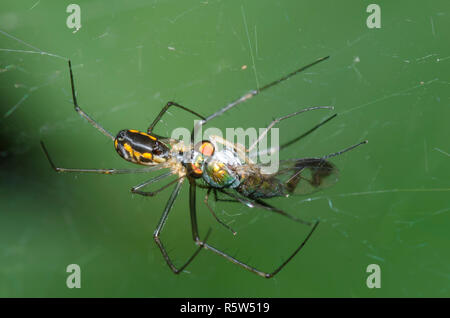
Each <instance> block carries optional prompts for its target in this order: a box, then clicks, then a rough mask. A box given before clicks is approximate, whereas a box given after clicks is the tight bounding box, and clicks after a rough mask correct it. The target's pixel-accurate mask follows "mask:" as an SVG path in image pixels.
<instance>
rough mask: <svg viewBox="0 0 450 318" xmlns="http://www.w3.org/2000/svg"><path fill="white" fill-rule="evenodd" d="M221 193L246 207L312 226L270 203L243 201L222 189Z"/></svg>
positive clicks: (254, 200) (257, 200) (255, 200)
mask: <svg viewBox="0 0 450 318" xmlns="http://www.w3.org/2000/svg"><path fill="white" fill-rule="evenodd" d="M219 191H220V192H221V193H223V194H226V195H228V196H230V197H232V198H234V199H237V200H239V201H240V202H241V203H242V204H244V205H246V206H248V207H257V208H261V209H264V210H268V211H271V212H275V213H278V214H280V215H282V216H285V217H287V218H289V219H291V220H293V221H295V222H299V223H301V224H304V225H308V226H311V222H308V221H305V220H302V219H300V218H298V217H296V216H293V215H292V214H289V213H286V212H284V211H283V210H280V209H278V208H276V207H274V206H272V205H270V204H268V203H266V202H264V201H262V200H260V199H252V201H250V200H246V199H242V198H240V197H239V196H238V195H235V194H233V193H230V192H227V191H225V190H223V189H220V190H219Z"/></svg>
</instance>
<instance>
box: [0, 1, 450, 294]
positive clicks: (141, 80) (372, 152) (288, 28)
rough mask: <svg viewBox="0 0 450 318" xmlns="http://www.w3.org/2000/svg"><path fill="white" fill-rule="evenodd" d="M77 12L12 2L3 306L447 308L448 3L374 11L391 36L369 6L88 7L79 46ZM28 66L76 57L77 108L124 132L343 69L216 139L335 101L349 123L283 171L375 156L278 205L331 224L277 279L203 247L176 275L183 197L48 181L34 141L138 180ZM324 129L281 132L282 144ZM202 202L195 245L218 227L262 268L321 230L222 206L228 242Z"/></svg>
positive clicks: (3, 154) (1, 170)
mask: <svg viewBox="0 0 450 318" xmlns="http://www.w3.org/2000/svg"><path fill="white" fill-rule="evenodd" d="M70 3H71V2H70V1H58V3H56V2H48V1H37V0H30V1H10V0H3V1H2V3H1V4H0V8H1V10H0V30H2V33H1V34H0V48H1V50H0V69H1V72H0V89H1V104H0V116H1V117H2V118H1V119H0V134H1V137H0V138H1V139H0V296H2V297H47V296H61V297H102V296H106V297H234V296H237V297H247V296H248V297H394V296H399V297H416V296H425V297H431V296H433V297H449V296H450V291H449V287H450V253H449V252H448V246H449V244H450V236H449V231H448V229H449V226H450V218H449V213H450V211H449V210H450V207H449V190H450V185H449V176H450V169H449V163H450V161H449V160H450V158H449V156H450V155H449V153H450V143H449V132H450V129H449V125H448V122H449V115H450V111H449V101H450V100H449V88H450V86H449V85H450V77H449V72H448V70H449V69H450V68H449V63H450V37H449V30H450V18H449V14H450V10H449V9H450V3H449V2H448V1H447V0H442V1H438V0H435V1H429V2H424V1H414V2H412V1H406V0H403V1H385V0H383V1H381V0H380V1H377V2H376V3H377V4H379V5H380V7H381V28H380V29H369V28H368V27H367V25H366V19H367V17H368V16H369V13H367V12H366V8H367V6H368V5H369V4H370V3H371V1H339V2H338V1H332V0H329V1H328V0H327V1H270V0H269V1H262V0H258V1H256V0H255V1H219V0H196V1H193V0H189V1H163V0H161V1H156V0H155V1H144V0H142V1H127V2H125V1H81V0H80V1H77V2H76V3H77V4H79V5H80V7H81V23H82V28H81V29H80V30H79V31H78V32H76V33H73V32H72V31H73V30H71V29H69V28H68V27H67V26H66V19H67V16H68V15H69V14H68V13H66V7H67V6H68V5H69V4H70ZM5 32H6V33H7V34H6V33H5ZM8 34H9V35H12V36H14V37H15V39H14V38H12V37H10V36H8ZM27 44H28V45H27ZM30 45H31V46H30ZM21 50H22V51H38V50H42V51H45V52H47V53H51V54H55V55H58V56H62V57H65V58H70V59H71V60H72V62H73V65H74V73H75V81H76V85H77V92H78V98H79V103H80V105H81V106H82V107H84V109H85V111H86V112H87V113H89V114H90V115H91V116H93V117H94V118H95V119H97V120H98V121H99V122H100V123H101V124H102V125H104V127H105V128H107V129H108V130H110V131H112V132H113V133H115V132H117V131H119V130H120V129H124V128H133V129H140V130H145V129H146V128H147V127H148V125H149V123H150V122H151V121H152V120H153V118H154V117H155V116H156V114H157V113H158V112H159V111H160V109H161V107H162V106H163V105H164V104H165V103H166V102H167V101H169V100H175V101H177V102H179V103H181V104H183V105H186V106H190V107H192V108H193V109H195V110H196V111H198V112H200V113H202V114H205V115H208V114H211V113H213V112H214V111H216V110H217V109H219V108H220V107H222V106H223V105H225V104H226V103H227V102H230V101H231V100H233V99H234V98H236V97H239V96H241V95H242V94H243V93H245V92H246V91H248V90H250V89H253V88H255V87H256V85H257V84H258V85H263V84H264V83H268V82H270V81H272V80H274V79H277V78H279V77H280V76H282V75H284V74H286V73H288V72H290V71H292V70H295V69H296V68H298V67H300V66H302V65H304V64H307V63H309V62H311V61H313V60H315V59H317V58H319V57H322V56H326V55H331V58H330V59H329V60H328V61H326V62H324V63H322V64H320V65H318V66H316V67H314V68H311V69H309V70H308V71H307V72H305V73H304V74H302V75H299V76H296V77H294V78H291V79H290V80H289V81H287V82H285V83H283V84H282V85H278V86H277V87H274V88H272V89H270V90H269V91H267V92H266V93H264V94H262V95H260V96H258V97H256V98H254V99H252V100H251V101H249V102H248V103H245V104H243V105H241V106H242V107H238V108H236V109H233V110H232V111H230V112H229V113H227V114H226V115H224V116H222V117H221V118H218V119H217V120H215V121H214V123H213V125H214V126H215V127H219V128H221V129H225V128H226V127H244V128H247V127H256V128H259V127H265V126H266V125H267V124H268V123H269V122H270V121H271V120H272V118H275V117H278V116H281V115H285V114H288V113H291V112H294V111H296V110H298V109H301V108H304V107H307V106H313V105H334V106H335V109H336V112H338V113H339V116H338V117H337V118H336V119H334V120H333V121H332V122H330V123H329V124H327V125H326V126H324V127H323V128H321V129H320V130H318V131H316V132H314V134H313V135H311V136H309V137H308V138H306V139H305V140H303V141H302V142H301V143H299V144H298V145H296V146H295V147H291V148H290V149H288V150H286V151H284V152H282V156H281V157H282V159H283V158H298V157H309V156H320V155H324V154H327V153H330V152H334V151H338V150H340V149H342V148H344V147H347V146H349V145H351V144H354V143H356V142H358V141H360V140H363V139H368V140H369V144H368V145H366V146H363V147H361V148H358V149H357V150H354V151H352V152H349V153H347V154H345V155H342V156H340V157H337V158H334V159H333V160H332V161H333V162H334V163H335V164H336V165H337V166H338V167H339V169H340V171H341V177H340V181H339V183H337V184H336V185H335V186H334V187H332V188H329V189H327V190H326V191H323V192H320V193H316V194H314V195H310V196H305V197H291V198H289V199H275V200H271V201H270V203H272V204H274V205H277V206H278V207H280V208H283V209H285V210H286V211H288V212H290V213H293V214H294V215H296V216H300V217H302V218H305V219H310V220H313V219H316V218H320V220H321V221H322V223H321V224H320V226H319V228H318V229H317V231H316V232H315V234H314V236H313V237H312V238H311V240H310V241H309V242H308V244H307V245H306V247H305V248H304V250H302V252H301V253H300V254H299V255H298V256H297V257H296V258H295V259H294V260H293V261H292V262H291V263H290V264H289V265H288V266H287V267H286V268H285V269H284V270H283V271H282V272H280V274H279V275H278V276H276V277H275V278H274V279H271V280H265V279H262V278H260V277H257V276H256V275H253V274H251V273H249V272H246V271H245V270H243V269H241V268H239V267H237V266H235V265H233V264H231V263H229V262H227V261H226V260H224V259H222V258H220V257H219V256H216V255H214V254H212V253H211V252H208V251H203V252H202V253H201V254H200V255H199V257H198V258H197V259H196V260H195V262H194V263H193V264H192V265H191V266H189V268H188V269H187V270H188V273H183V274H181V275H179V276H176V275H173V274H172V272H171V271H170V270H169V268H168V267H167V266H166V264H165V262H164V260H163V258H162V256H161V253H160V251H159V250H158V248H157V246H156V245H155V244H154V242H153V239H152V233H153V230H154V228H155V226H156V224H157V222H158V220H159V218H160V215H161V213H162V210H163V207H164V205H165V202H166V200H167V199H168V196H169V194H170V191H165V192H163V193H161V194H160V195H158V197H155V198H144V197H140V196H136V195H132V194H131V193H130V192H129V189H130V188H131V187H132V186H134V185H136V184H138V183H140V182H142V181H144V180H146V179H148V178H150V176H146V175H123V176H102V175H70V174H66V175H58V174H56V173H54V172H53V171H52V170H51V168H50V167H49V164H48V162H47V160H46V158H45V156H44V154H43V152H42V151H41V149H40V147H39V140H41V139H42V140H44V141H45V142H46V144H47V147H48V148H49V151H50V153H51V154H52V156H53V158H54V160H55V162H56V164H57V165H59V166H64V167H79V168H126V167H130V166H133V165H132V164H129V163H126V162H124V161H123V160H122V159H120V158H119V157H118V156H117V155H116V153H115V151H114V149H113V146H112V144H111V142H110V141H109V140H108V139H107V138H105V137H104V136H103V135H101V134H100V133H98V132H97V131H96V130H95V129H93V128H92V127H91V126H90V125H89V124H87V123H86V122H85V121H84V120H82V119H81V118H80V117H79V116H78V115H77V114H76V113H75V112H74V111H73V108H72V104H71V96H70V85H69V76H68V68H67V64H66V62H65V61H64V60H63V59H60V58H57V57H52V56H49V55H42V54H34V53H24V52H19V51H21ZM245 66H247V67H245ZM330 114H331V113H330V112H326V111H323V112H320V111H317V112H311V113H307V114H304V115H301V116H300V117H297V118H296V119H291V120H288V121H286V122H283V123H282V124H281V125H280V126H279V127H280V137H281V140H282V141H283V140H284V141H285V140H289V138H292V137H294V136H297V135H299V134H300V133H302V132H304V131H305V130H307V129H308V128H310V127H312V126H313V125H315V124H316V123H318V122H319V121H320V120H323V119H324V118H326V117H327V116H329V115H330ZM171 115H172V116H170V115H168V116H167V117H165V120H164V123H163V124H161V125H160V126H159V127H158V132H159V133H160V134H162V135H164V134H169V133H170V131H171V130H172V129H174V128H176V127H184V126H185V127H188V128H190V127H192V124H193V122H192V119H193V118H192V117H191V116H189V115H186V114H185V113H184V112H182V111H181V112H180V111H178V110H172V111H171ZM187 194H188V191H187V186H185V187H184V188H183V190H182V193H181V195H180V197H179V198H178V200H177V202H176V205H175V207H174V209H173V210H172V212H171V215H170V217H169V220H168V222H167V224H166V227H165V230H164V232H163V235H162V238H163V241H164V243H165V245H166V247H167V248H168V250H169V252H170V255H171V256H172V258H173V259H174V260H175V262H176V263H177V264H181V263H182V262H183V261H184V260H185V259H186V258H187V257H188V256H189V255H190V254H191V253H192V252H193V251H194V249H195V246H194V244H193V242H192V239H191V232H190V225H189V213H188V195H187ZM202 199H203V195H202V194H201V193H200V194H199V197H198V214H199V219H200V220H199V223H200V229H201V234H202V235H204V234H205V233H206V229H207V228H208V227H212V229H213V232H212V235H211V238H210V242H211V243H213V244H215V245H217V246H218V247H221V248H223V249H224V250H225V251H227V252H229V253H230V254H232V255H235V256H237V257H238V258H241V259H242V260H244V261H248V262H249V263H250V264H252V265H255V266H258V267H259V268H261V269H263V270H267V271H270V270H271V269H272V268H275V266H277V265H278V264H279V263H280V262H281V260H282V259H284V258H285V257H287V256H288V255H289V254H290V252H291V251H292V250H293V249H294V248H295V247H296V246H297V245H298V244H299V243H300V242H301V241H302V240H303V238H304V237H305V235H306V233H307V231H308V229H307V228H305V227H304V226H301V225H299V224H296V223H294V222H291V221H290V220H288V219H285V218H283V217H280V216H278V215H274V214H273V213H269V212H266V211H261V210H254V209H253V210H250V209H247V208H245V207H243V206H238V205H234V204H219V203H217V204H215V209H216V212H217V213H218V215H219V216H220V217H222V218H224V220H226V221H227V222H233V223H232V225H233V227H234V229H236V230H237V232H238V235H237V236H236V237H233V236H232V235H231V234H230V233H229V232H227V231H226V230H225V229H224V228H223V227H222V226H220V225H219V224H217V223H216V222H215V220H214V219H213V218H212V217H211V215H210V212H209V211H208V210H207V208H206V207H205V206H204V205H203V204H202ZM73 263H75V264H79V265H80V266H81V275H82V277H81V279H82V280H81V284H82V288H81V289H68V288H67V287H66V283H65V282H66V277H67V276H68V273H66V267H67V265H69V264H73ZM369 264H378V265H380V268H381V288H380V289H369V288H368V287H367V286H366V279H367V276H368V275H369V274H368V273H366V268H367V266H368V265H369Z"/></svg>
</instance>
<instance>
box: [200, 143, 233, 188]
mask: <svg viewBox="0 0 450 318" xmlns="http://www.w3.org/2000/svg"><path fill="white" fill-rule="evenodd" d="M240 165H241V162H240V161H239V159H238V158H237V157H236V154H235V153H234V152H233V151H230V150H228V149H224V150H221V151H216V152H215V153H214V155H213V156H211V157H208V158H206V160H205V163H204V170H203V180H205V182H206V183H208V184H209V185H210V186H212V187H214V188H236V187H237V186H239V184H240V176H239V174H238V173H237V172H236V168H237V167H238V166H240Z"/></svg>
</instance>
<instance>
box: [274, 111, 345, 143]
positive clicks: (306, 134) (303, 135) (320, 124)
mask: <svg viewBox="0 0 450 318" xmlns="http://www.w3.org/2000/svg"><path fill="white" fill-rule="evenodd" d="M336 116H337V114H334V115H332V116H330V117H328V118H327V119H325V120H324V121H322V122H321V123H319V124H317V125H316V126H314V127H313V128H311V129H310V130H308V131H307V132H305V133H303V134H301V135H300V136H298V137H296V138H294V139H292V140H290V141H288V142H286V143H284V144H282V145H281V146H280V151H281V150H283V149H286V148H287V147H289V146H290V145H292V144H294V143H296V142H297V141H299V140H300V139H302V138H304V137H306V136H308V135H309V134H311V133H312V132H313V131H315V130H316V129H317V128H319V127H320V126H322V125H325V124H326V123H327V122H329V121H330V120H332V119H333V118H335V117H336Z"/></svg>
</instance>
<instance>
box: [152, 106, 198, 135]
mask: <svg viewBox="0 0 450 318" xmlns="http://www.w3.org/2000/svg"><path fill="white" fill-rule="evenodd" d="M171 106H175V107H178V108H181V109H183V110H185V111H187V112H189V113H191V114H194V115H195V116H197V117H199V118H201V119H203V120H204V119H205V117H203V116H202V115H200V114H198V113H196V112H194V111H193V110H191V109H189V108H187V107H185V106H182V105H180V104H177V103H175V102H168V103H167V104H166V106H164V107H163V109H162V110H161V111H160V112H159V114H158V116H156V118H155V119H154V120H153V122H152V123H151V125H150V126H149V127H148V129H147V133H149V134H151V133H152V131H153V128H155V126H156V124H157V123H158V122H159V121H160V120H161V118H162V116H163V115H164V114H165V113H166V112H167V110H168V109H169V107H171Z"/></svg>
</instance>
